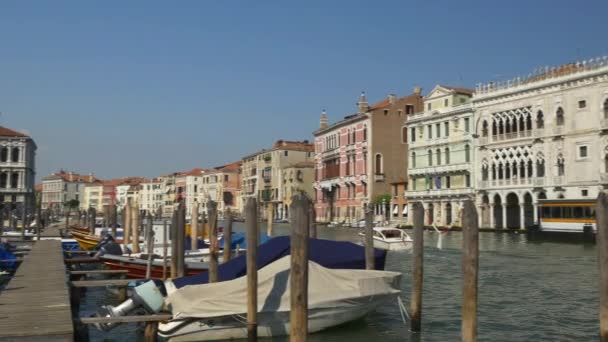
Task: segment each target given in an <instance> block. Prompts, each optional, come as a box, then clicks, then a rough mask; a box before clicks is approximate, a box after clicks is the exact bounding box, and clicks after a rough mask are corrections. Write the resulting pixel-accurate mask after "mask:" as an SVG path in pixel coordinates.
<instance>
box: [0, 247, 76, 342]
mask: <svg viewBox="0 0 608 342" xmlns="http://www.w3.org/2000/svg"><path fill="white" fill-rule="evenodd" d="M73 340H74V326H73V323H72V311H71V308H70V294H69V288H68V283H67V276H66V268H65V264H64V262H63V251H62V248H61V241H59V240H42V241H37V242H36V243H34V244H33V246H32V250H31V251H30V253H29V254H28V255H27V256H25V257H24V261H23V262H22V263H21V265H20V266H19V268H18V269H17V272H16V273H15V276H14V277H13V278H12V279H11V281H10V282H9V283H8V285H7V286H6V288H5V289H4V290H2V291H1V292H0V341H73Z"/></svg>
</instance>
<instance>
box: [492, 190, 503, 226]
mask: <svg viewBox="0 0 608 342" xmlns="http://www.w3.org/2000/svg"><path fill="white" fill-rule="evenodd" d="M502 214H503V213H502V200H501V199H500V195H498V194H496V195H494V228H504V227H503V226H502Z"/></svg>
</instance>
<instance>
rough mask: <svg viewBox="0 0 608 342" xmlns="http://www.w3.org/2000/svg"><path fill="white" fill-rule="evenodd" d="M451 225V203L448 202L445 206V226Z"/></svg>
mask: <svg viewBox="0 0 608 342" xmlns="http://www.w3.org/2000/svg"><path fill="white" fill-rule="evenodd" d="M451 224H452V203H450V202H448V203H447V204H446V205H445V225H446V226H450V225H451Z"/></svg>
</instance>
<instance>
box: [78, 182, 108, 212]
mask: <svg viewBox="0 0 608 342" xmlns="http://www.w3.org/2000/svg"><path fill="white" fill-rule="evenodd" d="M89 208H94V209H95V210H97V211H99V210H102V209H103V184H102V183H92V184H87V185H85V186H84V188H83V190H82V198H81V201H80V209H82V210H87V209H89Z"/></svg>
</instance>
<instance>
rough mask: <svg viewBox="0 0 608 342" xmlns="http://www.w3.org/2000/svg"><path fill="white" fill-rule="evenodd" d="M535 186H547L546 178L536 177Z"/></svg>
mask: <svg viewBox="0 0 608 342" xmlns="http://www.w3.org/2000/svg"><path fill="white" fill-rule="evenodd" d="M534 185H535V186H543V185H545V177H536V178H534Z"/></svg>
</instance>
